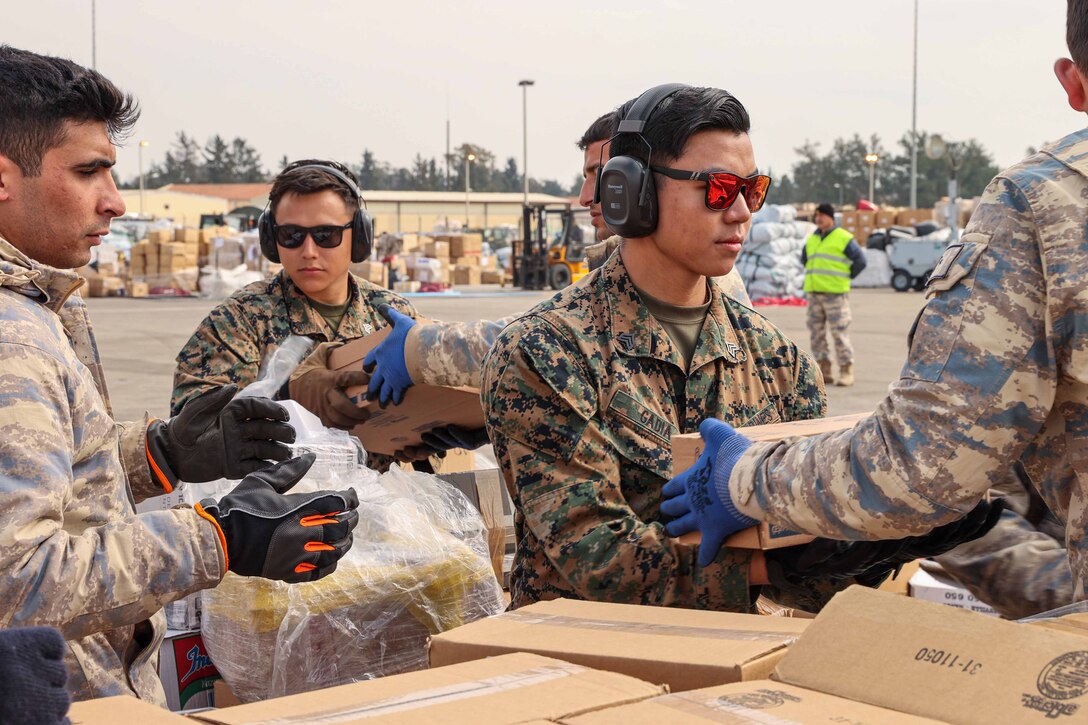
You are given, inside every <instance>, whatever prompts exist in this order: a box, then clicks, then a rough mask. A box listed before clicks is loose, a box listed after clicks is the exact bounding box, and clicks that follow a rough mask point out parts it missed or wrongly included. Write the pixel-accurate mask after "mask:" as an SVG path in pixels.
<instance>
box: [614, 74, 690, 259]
mask: <svg viewBox="0 0 1088 725" xmlns="http://www.w3.org/2000/svg"><path fill="white" fill-rule="evenodd" d="M684 88H690V86H687V85H685V84H683V83H666V84H664V85H660V86H654V87H653V88H651V89H650V90H648V91H646V92H645V93H643V94H642V95H641V96H639V97H638V98H637V99H635V102H634V103H633V104H631V110H629V111H628V112H627V115H626V116H624V118H623V120H622V121H620V124H619V126H618V127H617V128H616V135H615V136H613V137H612V138H611V139H609V144H611V142H612V141H613V140H614V139H615V138H616V136H619V135H620V134H621V133H633V134H635V135H637V136H638V137H639V139H641V140H642V143H643V144H645V146H646V149H647V153H646V161H645V162H643V161H642V160H641V159H637V158H635V157H634V156H625V155H622V156H613V157H612V158H610V159H609V160H608V163H606V164H604V166H603V167H602V168H601V170H600V171H598V172H597V185H596V187H595V188H594V190H593V202H594V203H595V204H600V205H601V217H602V218H603V219H604V222H605V224H607V225H608V228H609V229H611V230H612V231H614V232H615V233H616V234H619V235H620V236H621V237H623V238H624V239H637V238H638V237H645V236H648V235H650V234H653V232H654V230H655V229H657V189H656V188H655V187H654V175H653V172H651V171H650V169H649V164H650V160H651V157H652V155H653V152H654V150H653V147H652V146H650V143H649V141H647V140H646V138H645V137H644V136H643V135H642V130H643V129H644V128H646V122H647V121H649V120H650V116H651V115H653V112H654V111H655V110H656V109H657V107H658V106H659V105H660V104H661V102H662V101H664V100H665V99H666V98H668V97H669V96H671V95H672V94H674V93H676V92H677V91H679V90H682V89H684ZM601 152H602V156H603V154H604V148H603V147H602V149H601ZM603 160H604V159H603V158H602V161H603Z"/></svg>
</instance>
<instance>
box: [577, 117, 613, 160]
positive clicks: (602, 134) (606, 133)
mask: <svg viewBox="0 0 1088 725" xmlns="http://www.w3.org/2000/svg"><path fill="white" fill-rule="evenodd" d="M618 125H619V120H618V119H617V118H616V112H615V111H609V112H608V113H606V114H604V115H602V116H601V117H600V118H598V119H597V120H596V121H594V122H593V123H591V124H590V125H589V128H587V129H586V132H585V133H583V134H582V138H580V139H578V150H579V151H585V150H586V149H588V148H589V147H590V146H592V145H593V144H595V143H597V142H598V141H607V140H608V139H610V138H612V137H613V136H615V135H616V126H618Z"/></svg>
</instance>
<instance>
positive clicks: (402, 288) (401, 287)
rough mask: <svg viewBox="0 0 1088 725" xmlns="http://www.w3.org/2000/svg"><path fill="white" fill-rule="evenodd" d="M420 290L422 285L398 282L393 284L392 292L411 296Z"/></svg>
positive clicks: (404, 281) (413, 281)
mask: <svg viewBox="0 0 1088 725" xmlns="http://www.w3.org/2000/svg"><path fill="white" fill-rule="evenodd" d="M422 288H423V283H422V282H416V281H415V280H400V281H398V282H394V283H393V291H394V292H400V293H401V294H413V293H415V292H419V290H421V289H422Z"/></svg>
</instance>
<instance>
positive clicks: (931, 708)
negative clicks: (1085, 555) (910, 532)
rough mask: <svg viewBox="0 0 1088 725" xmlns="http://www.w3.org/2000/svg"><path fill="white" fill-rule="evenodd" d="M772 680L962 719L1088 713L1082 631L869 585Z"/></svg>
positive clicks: (839, 599)
mask: <svg viewBox="0 0 1088 725" xmlns="http://www.w3.org/2000/svg"><path fill="white" fill-rule="evenodd" d="M774 679H776V680H780V681H782V682H787V683H790V684H793V685H797V686H799V687H805V688H808V689H813V690H819V691H821V692H826V693H830V694H833V695H838V696H840V697H845V698H848V699H851V700H858V701H861V702H867V703H869V704H872V705H879V706H881V707H886V708H890V709H893V710H898V711H901V712H907V713H910V714H914V715H921V716H924V717H930V718H936V719H939V720H947V721H949V722H955V723H965V724H974V723H978V725H992V724H993V723H1020V722H1025V723H1028V722H1030V723H1041V722H1047V721H1048V720H1050V719H1052V718H1058V717H1060V716H1068V715H1074V714H1076V716H1077V717H1076V718H1074V720H1075V721H1077V722H1084V721H1086V720H1088V646H1086V645H1085V642H1084V640H1083V638H1081V637H1079V636H1077V635H1072V634H1066V633H1062V632H1057V631H1050V630H1047V629H1045V628H1041V627H1028V626H1025V625H1022V624H1016V623H1014V622H1007V621H1003V620H999V619H995V618H992V617H987V616H985V615H980V614H976V613H973V612H968V611H965V610H962V609H956V608H953V607H946V606H943V605H940V604H934V603H930V602H920V601H917V600H914V599H910V598H906V597H901V596H897V595H895V594H888V593H886V592H879V591H873V590H870V589H865V588H864V587H851V588H850V589H848V590H846V591H845V592H842V593H840V594H838V595H836V596H835V597H834V599H832V600H831V602H830V604H828V606H827V607H825V608H824V610H823V611H822V612H821V613H820V615H819V616H817V617H816V619H815V620H813V623H812V625H811V626H810V627H809V628H808V629H807V630H806V631H805V633H804V634H803V635H802V636H801V638H800V640H799V641H798V642H797V643H796V644H795V645H793V646H792V647H791V648H790V649H789V651H788V652H787V653H786V656H785V657H784V658H783V660H782V661H781V662H780V663H779V664H778V666H777V667H776V668H775V671H774ZM1070 721H1071V720H1065V719H1061V720H1058V722H1070Z"/></svg>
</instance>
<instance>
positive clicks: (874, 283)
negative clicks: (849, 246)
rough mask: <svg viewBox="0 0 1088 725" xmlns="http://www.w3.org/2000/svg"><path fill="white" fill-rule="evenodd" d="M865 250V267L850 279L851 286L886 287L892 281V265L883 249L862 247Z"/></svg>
mask: <svg viewBox="0 0 1088 725" xmlns="http://www.w3.org/2000/svg"><path fill="white" fill-rule="evenodd" d="M862 251H863V252H865V261H866V262H867V264H866V265H865V269H863V270H861V274H859V275H858V276H857V277H854V279H852V280H851V281H850V286H851V287H887V286H888V285H890V284H891V283H892V265H891V262H889V261H888V253H887V252H885V251H884V250H883V249H869V248H864V249H862Z"/></svg>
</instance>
